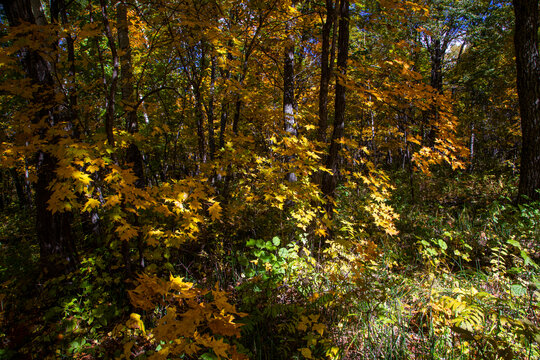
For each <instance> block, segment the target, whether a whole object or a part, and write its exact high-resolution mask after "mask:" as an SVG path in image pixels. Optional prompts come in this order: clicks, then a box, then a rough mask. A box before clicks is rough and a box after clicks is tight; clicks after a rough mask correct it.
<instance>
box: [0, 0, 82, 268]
mask: <svg viewBox="0 0 540 360" xmlns="http://www.w3.org/2000/svg"><path fill="white" fill-rule="evenodd" d="M0 3H1V4H2V5H3V7H4V10H5V13H6V16H7V19H8V22H9V24H10V26H17V25H19V24H20V22H21V21H25V22H28V23H30V24H39V25H46V19H45V16H44V14H43V13H42V12H41V9H40V6H39V5H40V4H39V1H38V2H34V3H33V2H32V1H30V0H16V1H9V0H2V1H0ZM33 8H34V9H33ZM33 10H34V11H33ZM51 46H54V45H53V44H51ZM20 60H21V64H22V67H23V69H24V71H25V73H26V76H27V77H29V78H30V79H31V80H32V82H33V85H36V86H37V88H38V89H39V90H37V91H36V92H35V94H34V99H33V101H34V103H36V104H39V105H40V106H39V110H38V111H36V113H35V116H34V118H33V120H32V122H33V123H34V124H39V123H40V120H41V119H43V118H46V119H47V121H46V122H45V123H44V125H43V126H41V127H40V128H39V129H38V130H37V132H36V134H35V135H36V136H39V137H40V139H41V140H44V141H46V142H48V143H54V142H55V141H56V140H55V139H54V138H52V139H51V138H48V136H49V135H48V134H47V131H48V129H49V128H50V127H51V126H54V125H55V124H57V123H58V122H59V120H60V119H59V118H62V119H61V120H68V121H69V119H66V118H67V114H64V113H62V111H64V112H65V110H64V109H65V108H61V109H56V108H55V102H54V94H55V91H56V90H57V89H56V88H55V83H54V80H53V75H52V73H51V68H52V65H51V64H50V63H49V62H48V61H46V60H45V59H44V58H43V57H42V56H41V55H40V54H39V53H38V52H37V51H35V50H33V49H23V50H21V52H20ZM34 161H35V166H36V173H37V181H36V183H35V184H34V189H35V199H34V201H35V208H36V232H37V239H38V242H39V248H40V262H41V267H42V271H43V273H44V274H45V275H46V276H47V277H52V276H55V275H57V274H61V273H65V272H68V271H71V270H74V269H75V268H76V267H77V265H78V259H77V253H76V249H75V242H74V238H73V234H72V231H71V224H72V214H71V213H70V212H67V211H65V212H56V213H54V214H53V212H52V211H51V210H49V208H48V201H49V199H50V198H51V195H52V192H51V190H50V189H49V185H50V184H51V182H52V181H53V180H54V179H55V173H56V169H57V167H58V161H57V160H56V158H55V157H54V156H52V155H51V154H50V153H48V152H46V151H43V150H38V151H37V153H36V156H35V159H34Z"/></svg>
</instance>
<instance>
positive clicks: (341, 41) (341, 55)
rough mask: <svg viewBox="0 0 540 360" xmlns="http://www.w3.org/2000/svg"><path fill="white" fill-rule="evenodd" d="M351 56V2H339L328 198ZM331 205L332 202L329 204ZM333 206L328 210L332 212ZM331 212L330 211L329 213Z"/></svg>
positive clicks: (336, 172)
mask: <svg viewBox="0 0 540 360" xmlns="http://www.w3.org/2000/svg"><path fill="white" fill-rule="evenodd" d="M348 54H349V0H340V2H339V34H338V58H337V68H338V71H339V75H338V78H337V81H336V100H335V112H334V130H333V132H332V139H331V142H330V150H329V152H328V158H327V161H326V167H327V168H328V169H330V171H331V172H332V174H331V175H330V174H327V173H325V175H324V178H323V186H322V190H323V193H324V194H325V195H326V196H327V197H328V198H333V197H334V195H335V191H336V186H337V179H338V176H339V151H340V150H341V143H340V140H341V138H343V134H344V129H345V91H346V87H345V85H344V82H345V81H346V78H345V76H346V74H347V58H348ZM329 204H331V202H329ZM331 208H332V207H331V206H328V207H327V209H328V210H331ZM329 212H330V211H329Z"/></svg>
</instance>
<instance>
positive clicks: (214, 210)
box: [208, 201, 221, 221]
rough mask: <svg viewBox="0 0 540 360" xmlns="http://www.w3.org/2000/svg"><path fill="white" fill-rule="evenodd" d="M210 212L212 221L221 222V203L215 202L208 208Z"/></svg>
mask: <svg viewBox="0 0 540 360" xmlns="http://www.w3.org/2000/svg"><path fill="white" fill-rule="evenodd" d="M208 212H209V213H210V216H211V217H212V221H216V220H219V218H220V217H221V205H219V202H217V201H216V202H215V203H214V204H212V206H210V207H209V208H208Z"/></svg>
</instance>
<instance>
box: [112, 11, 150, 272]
mask: <svg viewBox="0 0 540 360" xmlns="http://www.w3.org/2000/svg"><path fill="white" fill-rule="evenodd" d="M116 21H117V31H118V48H119V49H120V52H121V53H120V54H121V55H120V87H121V89H122V105H123V107H124V111H125V112H126V128H127V131H128V133H130V134H135V133H137V132H138V131H139V122H138V119H137V98H136V95H135V89H134V87H133V80H132V79H133V67H132V61H131V45H130V43H129V27H128V24H129V23H128V18H127V5H126V4H125V3H124V2H120V3H118V6H117V9H116ZM126 161H127V163H129V164H131V168H132V169H133V173H134V174H135V176H136V177H137V180H136V181H135V187H137V188H143V187H144V186H145V185H146V178H145V176H144V163H143V158H142V154H141V152H140V150H139V147H138V146H137V144H135V143H133V142H131V143H130V144H129V146H128V148H127V152H126ZM133 223H134V225H135V226H139V221H138V218H137V217H135V218H134V219H133ZM126 246H127V244H126ZM137 249H138V252H139V266H140V268H141V269H144V266H145V261H144V256H143V254H144V239H143V237H142V234H141V233H139V234H138V235H137ZM127 261H129V260H127Z"/></svg>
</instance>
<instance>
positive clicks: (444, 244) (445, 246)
mask: <svg viewBox="0 0 540 360" xmlns="http://www.w3.org/2000/svg"><path fill="white" fill-rule="evenodd" d="M438 243H439V246H440V247H441V249H443V250H446V249H448V245H446V242H444V240H443V239H439V241H438Z"/></svg>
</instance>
